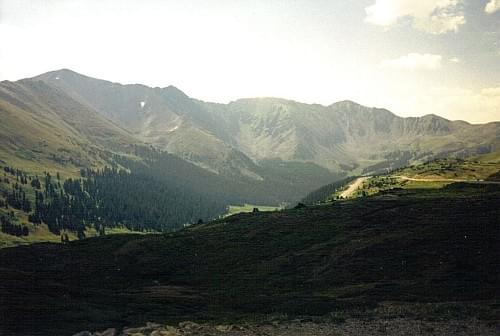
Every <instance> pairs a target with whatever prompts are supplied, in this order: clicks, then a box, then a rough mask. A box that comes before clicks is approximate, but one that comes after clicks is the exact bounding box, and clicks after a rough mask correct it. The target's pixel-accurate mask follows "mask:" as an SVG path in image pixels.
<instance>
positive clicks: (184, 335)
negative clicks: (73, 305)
mask: <svg viewBox="0 0 500 336" xmlns="http://www.w3.org/2000/svg"><path fill="white" fill-rule="evenodd" d="M499 334H500V323H499V322H498V321H497V322H484V321H478V320H475V319H470V320H460V321H458V320H452V321H422V320H414V319H407V318H396V319H377V320H360V319H348V320H346V321H345V322H344V323H333V322H320V323H317V322H311V321H300V320H294V321H287V322H270V323H266V324H258V325H257V324H244V325H209V324H197V323H194V322H189V321H188V322H181V323H179V325H177V326H168V325H160V324H156V323H148V324H147V325H146V326H144V327H138V328H124V329H123V330H121V331H118V330H116V329H107V330H105V331H101V332H94V333H91V332H88V331H83V332H80V333H78V334H75V335H74V336H344V335H345V336H348V335H349V336H351V335H353V336H354V335H356V336H365V335H366V336H377V335H386V336H387V335H398V336H403V335H407V336H413V335H415V336H416V335H419V336H421V335H442V336H447V335H450V336H452V335H453V336H461V335H464V336H465V335H482V336H483V335H484V336H488V335H492V336H493V335H499Z"/></svg>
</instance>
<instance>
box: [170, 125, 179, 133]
mask: <svg viewBox="0 0 500 336" xmlns="http://www.w3.org/2000/svg"><path fill="white" fill-rule="evenodd" d="M178 128H179V125H177V126H175V127H172V128H171V129H169V130H168V131H167V132H173V131H175V130H176V129H178Z"/></svg>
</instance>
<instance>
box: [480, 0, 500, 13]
mask: <svg viewBox="0 0 500 336" xmlns="http://www.w3.org/2000/svg"><path fill="white" fill-rule="evenodd" d="M497 10H500V0H490V2H488V3H487V4H486V7H484V11H485V12H486V13H488V14H493V13H495V12H496V11H497Z"/></svg>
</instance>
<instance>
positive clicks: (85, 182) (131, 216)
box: [29, 168, 226, 237]
mask: <svg viewBox="0 0 500 336" xmlns="http://www.w3.org/2000/svg"><path fill="white" fill-rule="evenodd" d="M81 175H82V178H80V179H67V180H65V181H64V183H63V185H62V188H57V187H55V186H54V183H53V182H52V181H51V176H50V174H47V175H46V176H45V179H46V181H45V183H44V187H45V188H44V190H43V191H35V199H36V200H35V209H34V212H33V214H30V215H29V220H30V221H31V222H33V223H42V222H43V223H46V224H47V225H48V227H49V230H50V231H51V232H53V233H55V234H59V233H60V232H61V231H62V230H69V231H73V232H77V233H78V236H79V237H82V236H83V235H84V231H85V228H86V227H88V226H91V225H92V226H94V227H95V228H96V229H97V230H98V231H100V232H103V231H105V228H107V227H126V228H128V229H130V230H136V231H139V230H140V231H144V230H155V231H166V230H174V229H178V228H181V227H182V226H183V225H184V224H189V223H194V222H196V221H198V220H199V219H203V220H207V219H211V218H213V217H216V216H218V215H220V214H221V213H223V212H224V211H225V209H226V205H225V204H223V203H217V202H216V201H213V200H211V199H209V198H206V197H204V196H202V195H200V194H197V193H195V192H192V191H188V190H185V189H181V188H177V187H175V186H170V185H168V184H166V183H163V182H162V181H158V180H156V179H154V178H151V177H148V176H143V175H139V174H135V173H129V172H127V171H125V170H118V169H116V168H104V169H102V170H91V169H84V170H81Z"/></svg>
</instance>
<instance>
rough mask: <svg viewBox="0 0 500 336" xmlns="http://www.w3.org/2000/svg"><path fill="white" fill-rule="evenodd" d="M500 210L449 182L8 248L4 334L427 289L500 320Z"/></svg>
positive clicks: (427, 296) (242, 317)
mask: <svg viewBox="0 0 500 336" xmlns="http://www.w3.org/2000/svg"><path fill="white" fill-rule="evenodd" d="M499 218H500V189H499V188H498V187H497V186H492V185H475V186H466V185H452V186H449V187H447V188H445V189H443V190H431V191H424V190H412V191H408V190H405V191H392V192H391V193H387V194H383V195H379V196H375V197H369V198H365V199H359V200H355V201H342V202H337V203H334V204H333V205H327V206H318V207H309V208H302V209H294V210H286V211H282V212H273V213H252V214H240V215H235V216H232V217H229V218H225V219H224V220H220V221H216V222H213V223H209V224H205V225H199V226H194V227H190V228H189V229H185V230H182V231H180V232H177V233H171V234H163V235H146V236H143V235H141V236H139V235H117V236H105V237H101V238H92V239H86V240H83V241H76V242H72V243H70V244H66V245H60V244H48V243H46V244H36V245H31V246H22V247H16V248H8V249H2V250H0V334H2V332H3V333H4V334H7V335H11V334H20V335H24V334H26V335H28V334H29V335H31V334H36V333H38V334H43V335H49V334H50V335H59V334H61V335H66V334H71V333H72V332H76V331H80V330H89V329H90V330H100V329H106V328H108V327H120V326H124V325H129V326H133V325H141V324H145V322H146V321H155V322H160V323H167V322H168V323H170V322H179V321H184V320H197V321H214V322H217V323H219V322H232V321H247V320H258V319H259V318H260V317H262V316H266V315H267V314H287V316H290V317H293V316H299V315H300V316H305V315H308V316H327V315H330V316H331V315H332V314H333V316H337V315H336V314H337V313H338V312H342V314H344V313H346V314H350V313H352V314H354V313H356V314H363V312H366V311H370V310H373V309H375V308H377V307H381V305H382V304H383V306H384V307H385V306H387V304H394V305H401V304H403V303H404V304H405V305H407V304H410V305H421V304H422V303H429V302H432V303H436V304H438V307H440V306H439V305H441V304H444V303H449V302H454V305H453V307H455V308H454V309H448V308H443V309H437V310H436V311H433V312H431V315H433V316H434V317H436V318H438V317H439V318H441V317H445V318H446V317H450V316H451V317H453V316H459V317H460V314H466V315H467V317H478V318H481V319H495V318H497V319H498V313H499V310H500V309H499V299H500V293H499V288H498V284H499V283H500V272H499V269H500V262H499V258H500V225H499V224H500V223H499ZM457 304H458V306H457ZM461 304H463V307H480V308H477V309H475V308H474V309H470V310H467V308H463V310H460V309H459V308H456V307H460V305H461ZM444 307H448V306H446V305H445V306H444ZM399 314H404V313H401V312H400V313H399Z"/></svg>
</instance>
